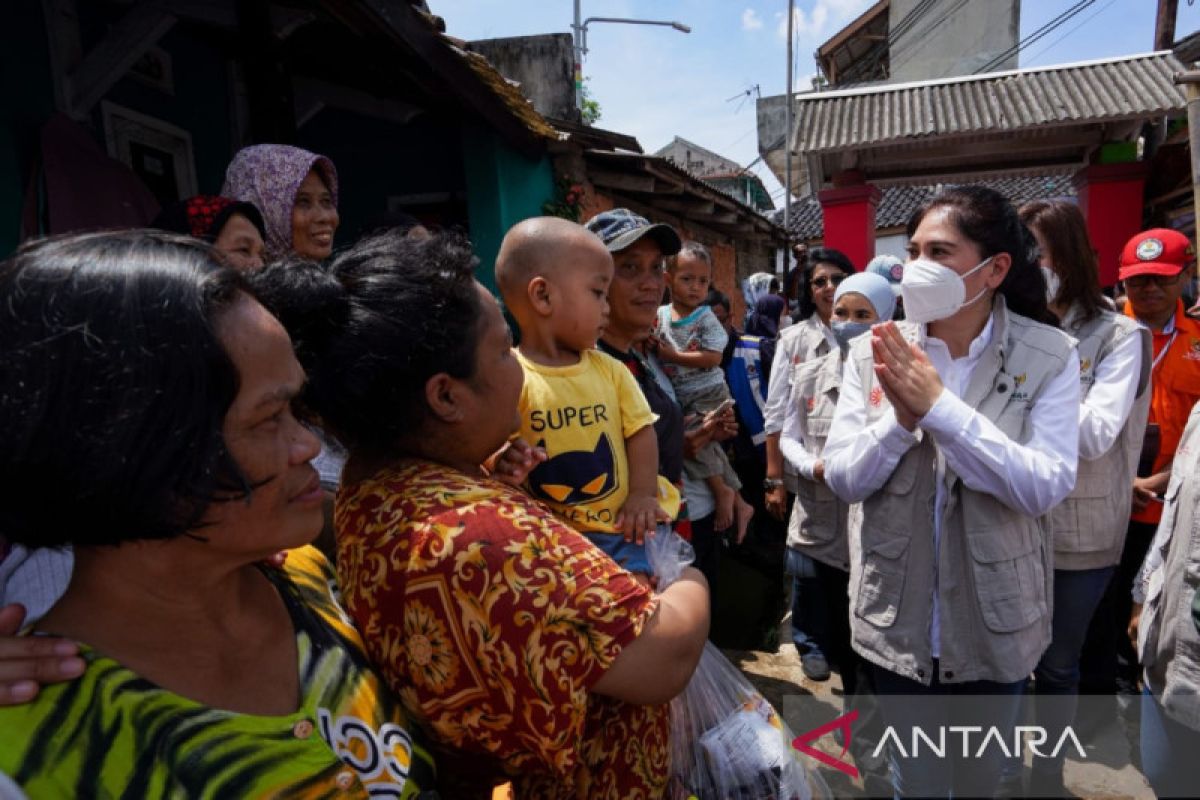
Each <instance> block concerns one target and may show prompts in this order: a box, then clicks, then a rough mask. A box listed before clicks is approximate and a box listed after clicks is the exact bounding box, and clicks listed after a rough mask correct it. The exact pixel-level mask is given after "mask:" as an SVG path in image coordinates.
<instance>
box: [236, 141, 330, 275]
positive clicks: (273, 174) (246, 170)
mask: <svg viewBox="0 0 1200 800" xmlns="http://www.w3.org/2000/svg"><path fill="white" fill-rule="evenodd" d="M221 194H222V195H224V196H226V197H232V198H234V199H235V200H244V201H247V202H250V203H253V204H254V205H255V206H256V207H257V208H258V210H259V211H261V212H262V215H263V221H264V222H265V223H266V229H267V236H266V238H267V260H268V261H275V260H277V259H280V258H282V257H284V256H287V255H289V254H293V253H294V254H295V255H298V256H300V257H301V258H307V259H310V260H312V261H323V260H325V259H326V258H329V255H330V254H331V253H332V252H333V236H334V233H336V232H337V227H338V223H339V222H340V219H339V217H338V211H337V200H338V178H337V169H336V168H334V166H333V162H332V161H330V160H329V159H328V158H326V157H325V156H322V155H317V154H316V153H310V152H309V151H307V150H303V149H301V148H299V147H292V146H291V145H286V144H256V145H251V146H250V147H243V148H242V149H241V150H239V151H238V153H237V155H235V156H234V157H233V161H231V162H230V163H229V168H228V169H227V170H225V185H224V186H223V187H222V188H221Z"/></svg>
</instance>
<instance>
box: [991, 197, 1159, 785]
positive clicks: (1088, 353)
mask: <svg viewBox="0 0 1200 800" xmlns="http://www.w3.org/2000/svg"><path fill="white" fill-rule="evenodd" d="M1020 216H1021V220H1022V221H1023V222H1024V223H1025V224H1026V225H1027V226H1028V227H1029V229H1030V231H1031V232H1032V233H1033V236H1034V238H1035V239H1036V240H1037V243H1038V252H1039V255H1040V266H1041V270H1042V275H1043V277H1044V278H1045V279H1046V300H1047V302H1048V303H1049V304H1050V310H1051V311H1053V312H1054V314H1055V315H1056V316H1058V318H1059V319H1060V320H1061V322H1062V327H1063V330H1064V331H1066V332H1067V333H1069V334H1070V335H1071V336H1073V337H1074V338H1075V339H1076V341H1077V345H1076V348H1077V353H1078V355H1079V394H1080V408H1079V474H1078V478H1077V480H1076V481H1075V490H1074V491H1072V492H1071V494H1070V495H1069V496H1068V497H1067V499H1066V500H1065V501H1063V503H1062V504H1061V505H1059V506H1057V507H1056V508H1054V509H1053V510H1051V512H1050V513H1049V515H1047V518H1046V520H1047V522H1048V523H1049V530H1050V531H1051V532H1052V533H1053V543H1054V605H1053V608H1054V617H1053V622H1052V625H1051V636H1050V647H1049V648H1048V649H1047V650H1046V652H1045V653H1044V654H1042V658H1041V660H1040V661H1039V662H1038V665H1037V669H1035V670H1034V679H1035V682H1034V688H1035V691H1036V692H1037V695H1038V697H1039V698H1040V701H1039V702H1038V703H1037V721H1038V724H1039V725H1041V726H1043V727H1045V728H1046V729H1047V730H1048V732H1049V735H1050V738H1051V739H1053V740H1054V741H1057V740H1058V739H1059V737H1060V736H1061V731H1062V729H1063V727H1064V726H1066V725H1069V724H1071V721H1072V720H1073V719H1074V717H1075V707H1076V696H1077V694H1078V690H1079V659H1080V654H1081V652H1082V650H1083V642H1084V637H1085V636H1086V634H1087V631H1088V625H1089V624H1090V623H1091V620H1092V616H1093V615H1094V614H1095V612H1096V608H1097V605H1098V604H1099V603H1100V598H1101V597H1103V595H1104V592H1105V589H1106V588H1107V586H1108V583H1109V580H1110V579H1111V578H1112V575H1113V571H1114V570H1115V569H1116V565H1117V564H1118V563H1119V562H1120V560H1121V550H1122V547H1123V546H1124V544H1125V531H1126V529H1127V528H1128V519H1129V509H1130V505H1131V503H1132V500H1133V479H1134V478H1135V477H1136V475H1137V465H1138V456H1139V454H1140V451H1141V446H1142V437H1143V435H1144V434H1145V431H1146V418H1147V416H1148V414H1149V413H1150V332H1149V330H1147V329H1146V328H1145V327H1144V326H1142V325H1140V324H1138V322H1137V321H1136V320H1134V319H1132V318H1130V317H1126V316H1125V315H1123V314H1117V313H1115V312H1114V311H1111V310H1110V308H1109V306H1108V305H1107V304H1106V302H1105V297H1104V295H1103V294H1101V292H1100V277H1099V273H1098V271H1097V259H1096V255H1095V252H1094V251H1093V249H1092V244H1091V241H1090V240H1089V239H1088V232H1087V223H1086V222H1085V221H1084V219H1083V214H1082V213H1081V212H1080V211H1079V207H1078V206H1077V205H1075V204H1074V203H1069V202H1066V201H1063V200H1054V201H1044V200H1038V201H1035V202H1033V203H1027V204H1025V205H1024V206H1022V207H1021V210H1020ZM1020 763H1021V762H1020V761H1019V760H1017V759H1016V758H1014V759H1013V760H1012V761H1011V762H1010V766H1015V767H1016V771H1017V773H1019V772H1020ZM1062 764H1063V761H1062V757H1061V754H1060V755H1059V756H1058V757H1053V758H1050V757H1048V758H1038V757H1036V756H1035V757H1034V758H1033V774H1032V779H1031V783H1030V785H1029V794H1030V795H1033V796H1037V797H1051V796H1057V795H1059V794H1061V793H1062V791H1063V783H1062Z"/></svg>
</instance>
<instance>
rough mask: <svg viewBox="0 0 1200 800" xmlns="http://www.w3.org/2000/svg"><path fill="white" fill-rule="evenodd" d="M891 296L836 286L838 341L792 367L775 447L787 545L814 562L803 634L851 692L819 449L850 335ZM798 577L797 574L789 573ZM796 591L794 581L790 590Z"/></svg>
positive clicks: (831, 515)
mask: <svg viewBox="0 0 1200 800" xmlns="http://www.w3.org/2000/svg"><path fill="white" fill-rule="evenodd" d="M895 308H896V296H895V295H894V294H893V293H892V289H891V286H890V285H889V284H888V282H887V279H885V278H883V277H880V276H879V275H872V274H869V273H865V272H860V273H858V274H855V275H851V276H850V277H849V278H847V279H846V280H845V281H843V282H842V284H841V285H840V286H838V288H837V293H836V294H835V296H834V302H833V316H832V318H831V319H830V327H831V329H832V330H833V335H834V336H835V337H836V338H837V342H838V347H837V348H836V349H834V350H833V351H832V352H829V353H826V354H825V355H824V356H821V357H820V358H815V359H810V360H809V361H806V362H804V363H803V364H800V365H799V368H798V369H797V370H796V372H795V377H794V378H793V382H792V383H793V385H792V401H791V402H790V403H788V406H787V416H786V418H785V420H784V423H783V433H782V436H781V437H780V440H779V447H780V449H781V450H782V451H783V455H784V458H786V459H787V463H788V465H789V466H791V468H792V469H793V470H795V472H796V475H797V476H798V477H797V478H796V501H795V503H794V504H793V505H792V513H791V517H790V519H789V522H788V534H787V546H788V549H789V550H793V551H797V552H800V553H803V554H804V555H806V556H807V557H809V558H810V559H812V561H813V562H814V567H815V569H816V574H817V582H818V591H817V592H816V599H815V602H818V603H821V604H822V608H821V613H819V614H817V620H816V622H819V623H823V624H814V625H813V626H812V629H811V630H810V633H811V634H812V636H813V638H815V639H816V641H817V644H818V646H819V647H820V648H821V650H822V652H824V653H825V654H826V656H827V657H828V658H829V659H830V660H831V661H832V662H833V663H834V665H835V666H836V667H837V668H838V670H839V671H840V673H841V676H842V688H843V689H844V690H845V693H846V694H847V695H850V694H853V693H854V684H855V671H856V670H855V667H856V666H857V664H858V659H857V658H855V657H854V654H853V650H852V649H851V648H850V627H849V618H848V616H847V607H846V598H847V587H848V585H849V581H850V573H849V570H850V549H849V544H848V542H847V539H846V517H847V513H848V511H849V507H848V506H847V505H846V504H845V503H843V502H842V501H841V500H839V499H838V498H837V496H836V495H834V493H833V492H831V491H830V490H829V487H828V486H826V485H825V464H824V462H823V461H822V460H821V451H822V450H823V449H824V447H825V439H826V437H827V436H828V435H829V426H830V423H832V421H833V412H834V409H835V408H836V407H837V401H838V387H839V386H840V385H841V383H842V368H843V365H844V364H845V363H846V352H847V349H848V348H849V344H850V340H851V339H853V338H855V337H856V336H860V335H862V334H863V333H865V332H867V331H869V330H870V328H871V325H872V324H873V323H876V322H886V321H887V320H890V319H891V318H892V312H893V311H894V310H895ZM796 580H799V579H796ZM793 591H794V592H797V593H798V592H799V591H800V589H799V587H796V588H794V589H793Z"/></svg>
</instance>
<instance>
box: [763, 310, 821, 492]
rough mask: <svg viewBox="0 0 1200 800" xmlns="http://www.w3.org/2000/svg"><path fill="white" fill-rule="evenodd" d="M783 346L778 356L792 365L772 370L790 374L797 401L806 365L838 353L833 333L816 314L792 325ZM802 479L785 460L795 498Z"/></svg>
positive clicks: (786, 479) (786, 330)
mask: <svg viewBox="0 0 1200 800" xmlns="http://www.w3.org/2000/svg"><path fill="white" fill-rule="evenodd" d="M779 336H780V339H781V341H780V343H779V345H780V346H777V347H776V350H775V352H776V353H777V354H778V353H779V352H780V351H781V350H784V351H785V352H790V353H791V359H790V362H789V363H787V364H780V363H779V361H778V360H776V362H775V364H774V366H772V367H771V368H772V369H786V370H788V387H789V388H788V392H789V394H788V397H789V398H791V397H795V386H796V380H797V377H798V375H799V373H800V370H801V369H803V368H804V365H805V364H807V363H808V362H809V361H812V360H813V359H816V358H820V357H822V356H824V355H825V354H826V353H829V352H830V351H831V350H833V349H836V348H834V346H833V345H832V344H830V340H831V339H832V337H833V333H832V332H830V330H829V328H828V327H827V326H826V325H825V323H823V322H821V318H820V317H818V316H817V315H816V314H815V313H814V314H813V315H812V316H810V317H808V318H807V319H802V320H800V321H799V322H797V323H794V324H792V325H789V326H788V327H786V328H784V329H783V332H782V333H780V334H779ZM785 336H786V337H788V338H790V339H792V340H793V341H790V342H788V343H787V347H786V348H785V347H782V346H781V345H782V344H783V342H782V339H783V337H785ZM800 480H801V478H800V476H799V475H798V474H797V473H796V469H795V467H793V466H792V465H791V464H789V463H788V460H787V459H786V458H785V459H784V460H783V485H784V488H786V489H787V490H788V492H790V493H791V494H796V493H797V492H799V491H800V486H799V483H800Z"/></svg>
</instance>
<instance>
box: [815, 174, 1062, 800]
mask: <svg viewBox="0 0 1200 800" xmlns="http://www.w3.org/2000/svg"><path fill="white" fill-rule="evenodd" d="M908 235H909V239H910V242H909V257H910V261H909V262H908V263H907V264H906V265H905V269H904V278H903V280H902V282H901V295H902V297H903V299H904V309H905V313H906V315H907V317H908V321H906V322H901V323H894V322H888V323H884V324H882V325H877V326H875V327H874V328H873V329H872V333H871V336H869V337H862V338H860V339H858V340H856V341H855V342H854V343H852V344H851V346H850V354H849V357H848V360H847V364H846V369H845V373H844V374H843V377H842V387H841V398H840V399H839V401H838V406H837V411H836V413H835V415H834V420H833V425H832V428H831V430H830V434H829V439H828V441H827V443H826V446H825V452H824V459H825V481H826V483H827V484H828V485H829V487H830V488H831V489H833V491H834V493H836V494H837V495H838V496H839V497H841V498H842V500H844V501H845V502H848V503H854V504H856V505H855V506H853V507H852V508H851V513H850V519H849V523H848V526H849V537H850V605H851V619H850V623H851V630H852V637H853V644H854V649H855V650H856V651H857V652H858V653H859V654H860V655H861V656H862V657H864V658H865V659H867V660H868V661H870V662H871V663H872V664H873V665H874V667H875V668H874V670H873V675H874V678H875V683H876V690H877V691H878V692H879V695H880V696H879V701H880V706H881V708H882V709H883V717H884V721H885V723H886V724H887V725H888V726H889V730H891V729H894V732H893V733H892V734H891V739H890V740H889V738H888V736H889V734H888V731H887V730H885V733H884V740H885V741H888V743H889V749H890V754H891V760H892V779H893V786H894V789H895V791H896V794H897V796H916V797H947V796H950V795H951V794H953V795H954V796H977V797H990V796H992V794H993V792H994V791H995V788H996V785H997V783H998V781H999V777H1000V771H1001V767H1002V764H1003V761H1004V750H1003V749H1002V748H999V747H997V746H994V742H993V746H990V747H982V748H981V747H980V745H981V744H982V742H981V741H980V740H979V739H980V738H981V737H979V736H977V737H976V740H975V741H973V742H972V743H971V744H970V745H969V746H967V745H963V746H961V747H960V746H959V744H958V743H957V741H956V742H955V743H954V745H953V746H951V747H949V748H944V749H943V753H944V757H941V758H938V757H931V755H930V753H931V751H930V750H922V751H920V757H916V756H917V755H918V752H917V751H918V748H915V747H910V746H909V745H910V744H911V743H912V741H913V738H914V737H915V733H914V732H913V728H914V727H917V728H919V729H921V730H922V732H923V734H924V735H927V736H930V737H934V741H937V736H938V734H939V730H940V731H941V732H942V734H943V736H944V733H945V731H946V730H947V729H948V728H949V727H952V726H961V725H976V726H980V730H981V731H986V730H990V728H992V727H995V728H996V729H997V730H998V731H999V732H1000V733H1001V734H1002V735H1004V736H1005V737H1006V738H1007V741H1008V742H1010V743H1011V742H1012V741H1013V730H1012V726H1013V725H1014V724H1015V721H1016V716H1017V711H1018V710H1019V708H1020V701H1021V693H1022V690H1023V688H1024V686H1025V682H1026V680H1027V678H1028V676H1029V673H1030V672H1031V671H1032V670H1033V668H1034V666H1036V664H1037V663H1038V660H1039V659H1040V658H1041V655H1042V653H1043V652H1044V651H1045V649H1046V646H1047V645H1048V644H1049V643H1050V628H1051V626H1050V621H1051V614H1050V603H1051V581H1052V569H1053V549H1052V547H1053V545H1052V542H1051V541H1049V538H1048V536H1047V534H1046V531H1045V528H1044V526H1043V523H1042V521H1041V517H1042V516H1043V515H1044V514H1045V513H1046V512H1047V511H1049V510H1050V509H1051V508H1053V507H1054V506H1056V505H1058V504H1059V503H1060V502H1062V500H1063V499H1064V498H1065V497H1066V496H1067V495H1068V494H1069V493H1070V491H1071V490H1072V489H1073V488H1074V485H1075V473H1076V462H1077V460H1078V441H1079V362H1078V359H1077V358H1076V356H1075V353H1074V344H1073V341H1072V340H1071V338H1070V337H1069V336H1067V335H1066V334H1064V333H1063V332H1062V331H1060V330H1058V329H1057V328H1055V327H1053V325H1054V317H1053V315H1051V314H1050V312H1049V311H1048V309H1047V307H1046V297H1045V295H1046V286H1045V281H1044V279H1043V278H1042V274H1041V272H1040V271H1039V270H1038V266H1037V262H1036V260H1035V259H1034V257H1033V256H1034V251H1035V248H1036V243H1035V242H1034V241H1033V237H1032V235H1031V234H1030V233H1029V231H1028V230H1027V229H1026V228H1025V226H1024V225H1023V224H1022V223H1021V221H1020V220H1019V219H1018V217H1017V213H1016V210H1015V209H1014V208H1013V207H1012V205H1011V204H1010V203H1009V202H1008V201H1007V200H1005V199H1004V197H1003V196H1001V195H1000V194H998V193H997V192H995V191H992V190H990V189H986V188H983V187H978V186H966V187H959V188H954V189H949V190H947V191H944V192H942V193H941V194H939V195H937V196H936V197H934V198H933V199H932V200H930V201H929V202H928V203H927V204H926V205H925V206H924V207H922V208H921V209H920V210H919V211H918V212H917V213H916V214H914V216H913V218H912V220H911V221H910V222H909V226H908ZM934 695H937V696H939V697H940V698H941V700H940V701H938V702H931V701H930V699H931V697H932V696H934ZM955 695H969V696H981V695H986V696H988V697H987V698H984V700H978V699H975V698H974V697H973V698H972V699H971V700H969V701H967V700H963V701H955V700H954V699H953V696H955ZM905 696H908V697H907V698H906V697H905ZM913 696H915V697H916V698H917V699H916V701H915V702H914V701H913V700H912V697H913ZM906 700H907V702H906ZM963 736H965V734H963ZM902 744H903V746H901V745H902ZM964 750H965V751H968V753H969V756H968V757H966V758H964V757H963V751H964Z"/></svg>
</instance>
